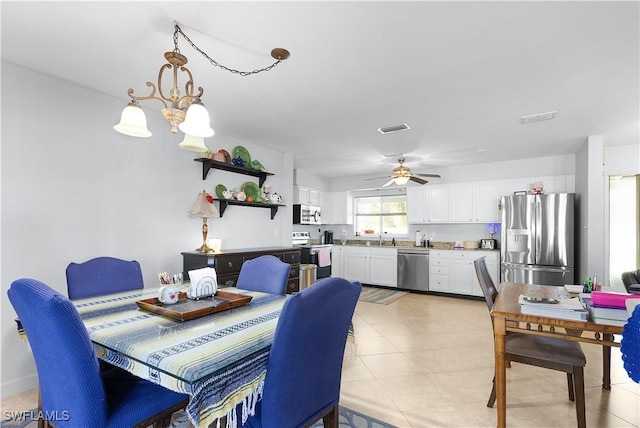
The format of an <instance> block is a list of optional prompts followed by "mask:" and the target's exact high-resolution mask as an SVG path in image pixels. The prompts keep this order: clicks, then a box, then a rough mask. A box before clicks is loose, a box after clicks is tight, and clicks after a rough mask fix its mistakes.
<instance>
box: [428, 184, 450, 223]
mask: <svg viewBox="0 0 640 428" xmlns="http://www.w3.org/2000/svg"><path fill="white" fill-rule="evenodd" d="M423 187H425V190H426V192H427V222H429V223H431V222H433V223H446V222H448V221H449V186H448V185H446V184H434V185H431V186H429V185H427V186H423Z"/></svg>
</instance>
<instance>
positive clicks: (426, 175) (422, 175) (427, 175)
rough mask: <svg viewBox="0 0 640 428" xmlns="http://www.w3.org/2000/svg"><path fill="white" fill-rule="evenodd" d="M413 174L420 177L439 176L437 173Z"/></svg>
mask: <svg viewBox="0 0 640 428" xmlns="http://www.w3.org/2000/svg"><path fill="white" fill-rule="evenodd" d="M414 175H419V176H420V177H433V178H441V177H440V176H439V175H438V174H414Z"/></svg>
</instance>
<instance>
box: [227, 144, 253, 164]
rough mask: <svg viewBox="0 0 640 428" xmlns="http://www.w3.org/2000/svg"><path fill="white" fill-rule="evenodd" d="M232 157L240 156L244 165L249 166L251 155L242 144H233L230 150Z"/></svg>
mask: <svg viewBox="0 0 640 428" xmlns="http://www.w3.org/2000/svg"><path fill="white" fill-rule="evenodd" d="M231 154H232V155H233V156H232V158H240V159H242V160H243V161H244V166H246V167H249V166H251V155H250V154H249V151H248V150H247V149H245V148H244V147H242V146H235V147H234V148H233V150H232V151H231Z"/></svg>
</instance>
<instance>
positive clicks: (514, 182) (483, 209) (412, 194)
mask: <svg viewBox="0 0 640 428" xmlns="http://www.w3.org/2000/svg"><path fill="white" fill-rule="evenodd" d="M536 181H540V182H542V184H543V187H544V191H545V193H560V192H574V191H575V190H574V189H575V180H574V178H573V176H571V175H556V176H546V177H524V178H517V179H508V180H501V181H497V180H491V181H477V182H464V183H450V184H427V185H424V186H410V187H407V221H408V222H409V224H425V223H493V222H499V221H500V197H501V196H503V195H513V193H514V192H527V193H528V192H530V191H531V184H532V183H535V182H536Z"/></svg>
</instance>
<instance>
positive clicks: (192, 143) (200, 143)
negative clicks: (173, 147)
mask: <svg viewBox="0 0 640 428" xmlns="http://www.w3.org/2000/svg"><path fill="white" fill-rule="evenodd" d="M178 147H180V148H181V149H185V150H191V151H192V152H198V153H205V152H208V151H209V147H207V145H206V144H205V143H204V138H203V137H196V136H194V135H189V134H184V140H182V142H181V143H180V144H178Z"/></svg>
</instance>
